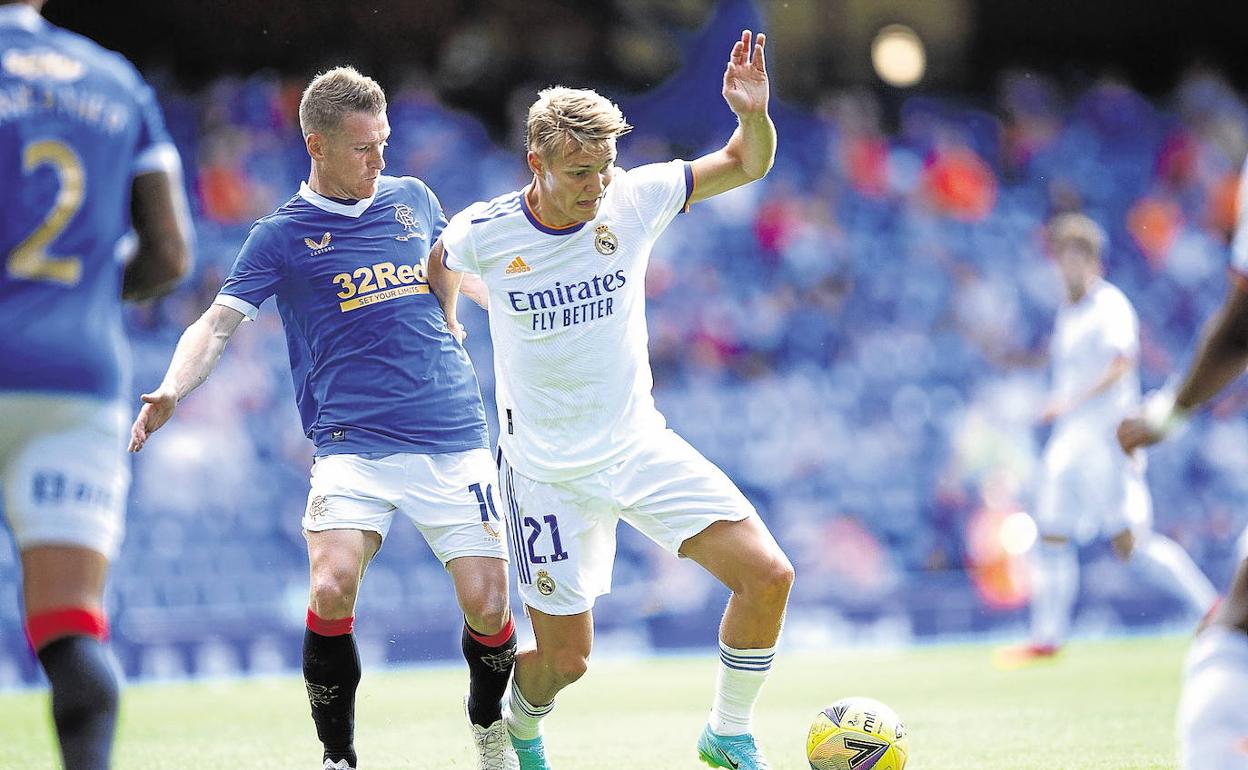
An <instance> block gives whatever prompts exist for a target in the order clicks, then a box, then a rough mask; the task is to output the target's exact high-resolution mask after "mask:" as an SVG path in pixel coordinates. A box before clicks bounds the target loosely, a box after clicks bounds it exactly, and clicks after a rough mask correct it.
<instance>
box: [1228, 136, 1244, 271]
mask: <svg viewBox="0 0 1248 770" xmlns="http://www.w3.org/2000/svg"><path fill="white" fill-rule="evenodd" d="M1238 200H1239V217H1238V221H1236V223H1235V236H1234V238H1232V240H1231V269H1233V270H1234V271H1235V272H1237V273H1239V274H1240V275H1242V276H1244V277H1248V159H1245V160H1244V168H1243V171H1241V172H1240V174H1239V198H1238Z"/></svg>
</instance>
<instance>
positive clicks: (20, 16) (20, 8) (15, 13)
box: [0, 3, 46, 30]
mask: <svg viewBox="0 0 1248 770" xmlns="http://www.w3.org/2000/svg"><path fill="white" fill-rule="evenodd" d="M45 23H46V22H44V20H43V17H42V16H40V15H39V12H38V11H36V10H35V9H34V8H31V7H30V6H29V5H26V4H25V3H11V4H9V5H0V27H21V28H22V29H27V30H36V29H39V28H40V27H42V26H43V25H44V24H45Z"/></svg>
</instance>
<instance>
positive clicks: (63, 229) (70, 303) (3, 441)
mask: <svg viewBox="0 0 1248 770" xmlns="http://www.w3.org/2000/svg"><path fill="white" fill-rule="evenodd" d="M42 6H43V2H42V1H41V0H32V1H30V2H20V3H6V2H0V52H3V60H2V62H0V103H2V104H4V109H3V110H0V179H3V180H4V182H3V186H2V187H0V201H2V202H3V210H4V214H3V216H0V328H3V329H4V333H3V334H0V362H2V363H0V492H3V510H4V512H5V516H6V518H7V520H8V522H9V527H10V528H11V529H12V532H13V537H14V540H15V541H16V543H17V550H18V551H19V553H20V555H21V565H22V600H23V605H24V610H25V625H26V635H27V638H28V639H29V641H30V646H31V649H33V650H34V651H35V653H36V654H37V655H38V658H39V663H40V665H41V666H42V667H43V670H44V672H45V673H46V674H47V676H48V681H49V683H50V684H51V686H52V719H53V722H54V724H55V726H56V732H57V737H58V738H59V741H60V749H61V757H62V761H63V764H64V767H66V768H68V769H69V770H93V769H95V768H106V767H108V766H109V756H110V754H111V751H112V744H113V733H114V726H115V722H116V718H117V708H118V680H117V671H116V664H115V662H114V660H113V658H112V655H111V654H110V653H109V652H108V650H107V648H106V647H104V646H103V644H102V642H103V641H104V640H105V638H106V637H107V634H108V622H107V620H106V619H105V616H104V611H103V593H104V584H105V581H106V578H107V574H108V567H109V562H110V561H111V560H112V559H113V558H115V557H116V555H117V552H118V549H119V548H120V545H121V541H122V534H123V531H124V528H125V500H126V494H127V490H128V489H129V486H130V467H129V461H128V459H127V458H126V455H125V437H126V405H125V402H124V399H125V398H126V397H127V394H128V393H129V390H130V363H129V348H128V346H127V344H126V339H125V334H124V332H123V329H122V313H121V308H122V300H123V299H127V300H140V299H147V298H150V297H155V296H159V295H160V294H164V293H165V292H167V291H168V290H169V289H170V288H171V287H172V285H173V284H174V283H175V282H176V281H177V280H178V279H179V278H181V277H182V276H183V275H184V274H185V273H186V271H187V269H188V266H189V264H190V246H189V241H190V235H191V230H190V227H191V226H190V219H189V217H188V216H187V213H186V212H187V207H186V200H185V196H184V193H183V191H182V167H181V162H180V161H179V159H178V153H177V150H175V149H174V146H173V143H172V141H171V140H170V138H169V135H168V133H167V132H166V130H165V125H164V119H163V118H162V117H161V114H160V108H159V106H158V105H157V104H156V98H155V95H154V94H153V93H152V90H151V89H150V88H148V86H147V84H146V83H144V82H143V79H142V77H141V76H140V75H139V73H138V72H137V71H135V69H134V67H133V66H132V65H131V64H130V63H129V62H128V61H126V60H125V59H124V58H122V57H121V56H120V55H118V54H115V53H113V52H111V51H106V50H105V49H103V48H101V47H100V46H98V45H96V44H95V43H93V42H91V41H90V40H88V39H86V38H84V37H81V36H79V35H76V34H74V33H72V32H68V31H66V30H63V29H60V28H58V27H55V26H53V25H51V24H49V23H47V22H46V21H44V19H43V18H42V17H41V16H40V15H39V11H40V9H41V8H42ZM131 226H133V228H134V231H135V234H136V235H137V243H136V241H135V240H134V238H133V237H132V236H131V235H130V233H129V231H130V228H131ZM136 249H137V250H136ZM127 259H128V260H129V261H128V262H127ZM5 751H6V749H4V748H0V756H3V755H4V752H5ZM20 759H21V758H19V757H11V756H6V757H5V759H4V760H0V763H2V762H4V761H5V760H10V761H18V760H20Z"/></svg>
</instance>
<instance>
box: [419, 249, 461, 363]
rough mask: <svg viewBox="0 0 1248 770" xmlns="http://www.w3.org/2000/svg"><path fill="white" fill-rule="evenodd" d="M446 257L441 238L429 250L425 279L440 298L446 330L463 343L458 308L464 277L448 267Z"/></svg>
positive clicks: (430, 288)
mask: <svg viewBox="0 0 1248 770" xmlns="http://www.w3.org/2000/svg"><path fill="white" fill-rule="evenodd" d="M445 256H446V249H445V248H444V247H443V246H442V239H440V238H439V239H438V241H437V243H435V244H433V248H432V249H430V250H429V267H428V268H427V269H426V270H425V278H426V279H427V280H428V281H429V290H430V291H431V292H433V296H435V297H437V298H438V304H439V305H441V306H442V314H443V315H445V316H446V328H447V329H449V330H450V332H451V334H452V335H454V336H455V339H457V340H459V341H460V342H463V341H464V335H465V332H464V327H462V326H460V325H459V315H458V308H459V289H460V286H461V285H462V284H463V281H464V276H463V274H462V273H457V272H456V271H454V270H452V269H450V268H449V267H447V266H446V264H445V263H444V262H443V259H444V258H445Z"/></svg>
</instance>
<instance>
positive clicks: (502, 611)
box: [462, 591, 508, 634]
mask: <svg viewBox="0 0 1248 770" xmlns="http://www.w3.org/2000/svg"><path fill="white" fill-rule="evenodd" d="M462 609H463V611H464V619H465V620H466V621H468V626H469V627H470V628H472V630H474V631H477V632H479V633H482V634H496V633H498V632H499V631H501V630H502V628H503V624H504V623H506V622H507V617H508V616H507V595H506V594H505V593H502V592H501V591H500V592H487V593H485V594H482V595H481V596H479V597H473V598H472V599H470V600H468V601H466V602H465V603H464V606H463V607H462Z"/></svg>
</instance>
